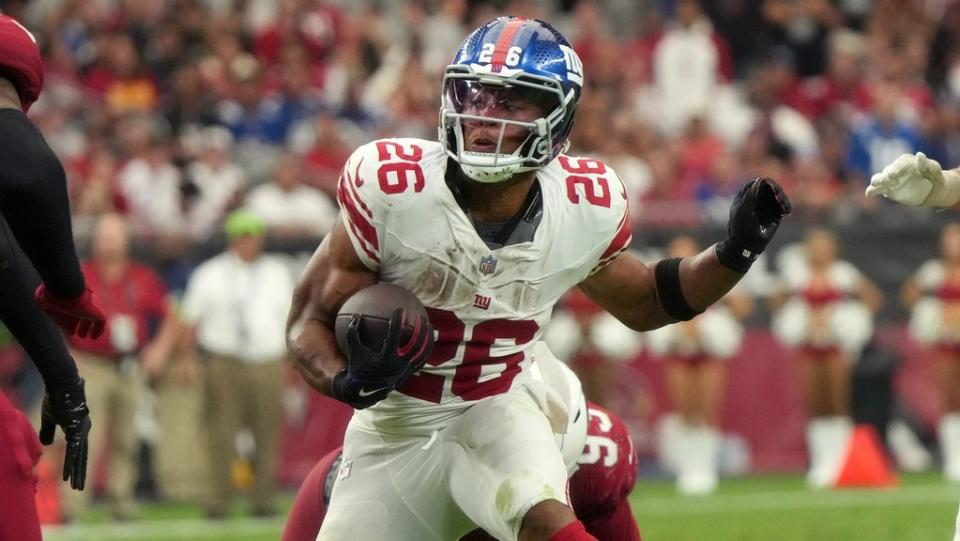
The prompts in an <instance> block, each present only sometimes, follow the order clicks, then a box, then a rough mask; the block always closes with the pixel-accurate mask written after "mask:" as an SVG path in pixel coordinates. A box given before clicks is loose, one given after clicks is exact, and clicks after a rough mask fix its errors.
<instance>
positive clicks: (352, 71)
mask: <svg viewBox="0 0 960 541" xmlns="http://www.w3.org/2000/svg"><path fill="white" fill-rule="evenodd" d="M5 4H6V6H5V9H6V10H7V11H8V12H9V13H10V14H12V15H14V16H17V17H19V18H20V20H22V21H24V22H25V23H26V24H27V26H28V27H29V28H30V29H31V30H33V31H34V34H35V36H36V37H37V40H38V42H39V43H40V45H41V47H42V50H43V52H44V54H45V60H46V68H47V82H46V88H45V92H44V94H43V96H42V97H41V102H40V103H39V104H38V105H37V106H36V108H35V109H34V110H33V111H32V116H33V118H34V120H35V121H36V122H38V123H39V124H40V126H41V127H42V129H43V131H44V133H45V134H46V135H47V136H48V137H49V138H50V140H51V142H52V144H53V146H54V148H55V149H56V151H57V152H58V154H59V155H60V157H61V158H62V159H63V161H64V163H65V165H66V167H67V170H68V174H69V178H70V185H71V193H72V197H73V204H74V205H73V208H74V210H75V213H76V219H77V223H78V231H79V234H81V235H84V234H86V233H88V232H89V227H90V224H91V220H90V218H92V217H95V216H97V215H99V214H102V213H104V212H107V211H119V212H121V213H125V214H128V215H129V216H130V217H131V220H132V223H133V226H134V231H135V234H136V235H137V236H138V237H140V238H143V239H147V240H150V241H156V242H158V243H159V244H160V246H161V248H162V249H161V252H162V253H168V252H169V253H172V255H176V254H177V249H178V248H182V247H183V246H184V245H189V244H190V243H196V242H202V241H203V240H205V239H206V238H207V237H209V236H210V235H211V233H212V232H214V231H216V226H217V225H218V223H219V222H220V221H221V220H222V218H223V216H224V215H225V212H226V211H227V210H229V209H230V208H233V207H236V206H238V205H242V204H244V203H246V204H247V205H249V206H251V207H253V208H254V209H255V210H257V211H258V212H260V213H262V214H263V215H264V217H265V218H266V219H267V220H268V223H269V225H270V228H271V233H273V234H276V235H288V236H289V235H304V234H309V235H315V236H320V235H322V234H323V233H325V232H326V230H327V229H328V228H329V227H330V224H331V223H332V220H333V215H334V213H335V212H336V206H335V203H333V202H332V201H333V195H334V186H335V184H336V179H337V178H338V174H339V169H340V166H341V165H342V163H343V162H344V160H345V159H346V157H347V156H348V155H349V153H350V152H351V151H352V149H353V148H355V147H356V146H358V145H359V144H361V143H364V142H366V141H369V140H371V139H374V138H378V137H384V136H415V137H423V138H428V139H433V138H435V136H436V131H435V130H436V123H437V111H438V107H439V91H440V81H441V77H442V72H443V68H444V66H445V65H446V64H447V63H448V62H449V61H450V59H451V58H452V55H453V52H454V51H455V50H456V48H457V46H458V45H459V43H460V41H461V40H462V39H463V37H464V36H465V35H466V34H467V32H469V30H470V29H472V28H474V27H476V26H477V25H478V24H480V23H481V22H483V21H485V20H487V19H490V18H492V17H494V16H496V15H499V14H503V13H511V14H515V15H521V16H528V17H540V18H544V19H546V20H550V21H551V22H553V23H554V24H555V25H557V26H558V27H559V28H561V30H562V31H564V32H565V33H566V35H567V36H568V37H570V38H571V40H572V41H573V43H574V45H575V48H576V50H577V51H578V52H579V54H580V56H581V57H582V59H583V62H584V66H585V69H586V74H587V76H586V89H585V91H584V98H583V102H582V105H581V111H580V112H579V114H578V117H577V125H576V127H575V130H574V135H573V138H572V140H573V149H572V150H571V152H573V153H583V154H587V155H593V156H598V157H601V158H603V159H605V160H607V161H608V162H609V163H610V164H611V165H613V166H614V167H615V168H616V169H617V170H618V171H619V173H620V175H621V176H622V177H623V178H624V180H625V181H626V182H627V183H628V185H629V187H630V188H631V193H632V196H633V197H634V199H635V212H634V216H635V218H636V219H637V220H638V221H639V222H641V223H643V224H645V225H656V224H665V225H668V226H669V225H674V224H676V223H678V222H679V223H684V224H697V223H700V222H703V221H704V220H707V221H710V220H713V221H717V220H720V219H721V218H722V216H721V214H722V210H724V209H725V208H726V201H727V199H728V198H729V197H730V196H731V194H732V193H733V192H735V190H736V188H737V187H738V186H739V185H740V183H741V182H742V181H743V180H744V179H748V178H751V177H753V176H758V175H765V176H770V177H774V178H776V179H778V180H779V181H780V182H782V183H783V184H784V185H785V186H786V187H787V190H788V192H789V193H790V194H791V196H792V198H793V200H794V201H795V203H796V205H795V206H796V208H797V210H798V212H799V213H801V214H803V213H812V214H814V215H815V216H816V217H818V218H821V217H828V218H833V219H837V220H852V219H855V218H856V217H857V216H858V215H860V214H861V213H862V212H864V211H869V210H870V207H875V206H877V205H878V204H879V203H877V202H871V201H867V200H866V199H865V198H863V197H862V196H861V192H862V189H863V187H864V185H865V183H866V182H867V181H868V180H869V177H870V175H871V174H872V172H874V171H877V170H878V169H879V168H880V167H881V166H882V165H883V164H885V163H887V162H889V161H890V160H891V159H893V158H894V157H896V156H897V155H899V154H901V153H904V152H915V151H920V150H922V151H924V152H926V153H927V155H928V156H930V157H932V158H935V159H938V160H940V161H941V162H943V164H944V165H945V166H949V165H951V164H957V163H960V3H958V2H957V1H955V0H935V1H928V0H873V1H869V0H864V1H856V2H855V1H846V2H836V1H833V2H832V1H829V0H765V1H763V2H756V1H747V0H725V1H720V2H702V1H696V0H647V1H636V2H631V1H625V0H602V1H601V0H407V1H402V2H401V1H397V2H387V1H382V0H360V1H353V2H346V1H344V0H279V1H273V0H247V1H242V0H158V1H156V2H138V1H136V0H89V1H79V0H35V1H32V2H16V1H8V2H5ZM171 251H172V252H171Z"/></svg>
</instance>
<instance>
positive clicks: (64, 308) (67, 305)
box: [34, 284, 106, 340]
mask: <svg viewBox="0 0 960 541" xmlns="http://www.w3.org/2000/svg"><path fill="white" fill-rule="evenodd" d="M34 299H35V300H36V301H37V305H38V306H40V309H41V310H43V311H44V312H46V313H47V315H48V316H50V319H52V320H53V322H54V323H56V324H57V325H58V326H59V327H60V328H61V329H63V332H65V333H67V334H70V335H73V334H75V335H77V336H79V337H80V338H86V337H87V336H89V337H90V338H92V339H94V340H96V339H97V338H99V337H100V335H101V334H103V329H104V326H105V321H106V317H105V316H104V315H103V310H101V309H100V306H98V305H97V301H96V299H95V298H94V297H93V292H92V291H90V288H87V289H85V290H84V291H83V293H82V294H81V295H80V296H79V297H77V298H75V299H61V298H59V297H55V296H53V295H51V294H50V292H49V291H47V288H46V286H45V285H44V284H40V286H39V287H37V291H36V292H35V293H34Z"/></svg>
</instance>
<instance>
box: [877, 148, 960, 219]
mask: <svg viewBox="0 0 960 541" xmlns="http://www.w3.org/2000/svg"><path fill="white" fill-rule="evenodd" d="M867 195H868V196H881V195H882V196H883V197H886V198H887V199H890V200H892V201H896V202H897V203H901V204H904V205H909V206H911V207H955V206H956V205H957V203H958V202H960V169H951V170H947V171H944V170H943V168H942V167H941V166H940V164H939V163H937V161H936V160H931V159H930V158H928V157H926V155H924V153H923V152H917V153H916V154H903V155H902V156H900V157H899V158H897V159H896V160H893V162H891V163H890V164H889V165H887V166H886V167H884V168H883V170H882V171H880V172H879V173H877V174H875V175H873V177H872V178H871V179H870V185H869V186H867Z"/></svg>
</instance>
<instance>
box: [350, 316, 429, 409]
mask: <svg viewBox="0 0 960 541" xmlns="http://www.w3.org/2000/svg"><path fill="white" fill-rule="evenodd" d="M360 320H361V316H360V315H359V314H355V315H354V316H353V319H352V320H351V321H350V327H349V328H348V329H347V351H345V352H344V353H345V354H346V357H347V366H346V368H344V369H342V370H340V372H338V373H337V375H336V376H334V377H333V382H332V391H333V397H334V398H336V399H337V400H340V401H341V402H346V403H347V404H350V405H351V406H353V407H354V408H356V409H364V408H368V407H370V406H372V405H374V404H376V403H377V402H379V401H381V400H383V399H384V398H386V397H387V395H388V394H390V391H392V390H394V389H396V388H397V387H398V386H400V385H402V384H403V383H404V382H406V381H407V380H408V379H410V376H412V375H413V374H415V373H416V372H417V371H419V370H420V369H421V368H423V365H424V364H426V362H427V359H429V358H430V353H431V352H432V351H433V326H432V325H430V322H429V321H428V320H427V319H426V318H423V317H418V318H417V320H416V322H415V323H414V329H413V333H412V335H411V337H410V340H409V341H407V343H406V344H401V343H400V339H401V338H400V332H401V331H402V330H403V310H400V309H397V310H395V311H394V312H393V315H392V316H391V318H390V323H389V326H388V327H387V333H386V338H385V339H384V341H383V344H382V346H381V347H379V348H376V349H374V348H370V347H368V346H367V345H365V344H364V343H363V342H362V341H361V340H360Z"/></svg>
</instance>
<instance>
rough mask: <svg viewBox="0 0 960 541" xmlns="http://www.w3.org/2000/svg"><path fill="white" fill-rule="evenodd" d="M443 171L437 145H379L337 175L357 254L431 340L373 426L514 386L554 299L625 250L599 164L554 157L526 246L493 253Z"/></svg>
mask: <svg viewBox="0 0 960 541" xmlns="http://www.w3.org/2000/svg"><path fill="white" fill-rule="evenodd" d="M447 163H448V161H447V156H446V154H445V152H444V149H443V148H442V146H441V145H440V143H438V142H434V141H426V140H421V139H384V140H379V141H374V142H372V143H369V144H366V145H364V146H362V147H360V148H359V149H357V150H356V151H355V152H354V153H353V155H352V156H351V157H350V158H349V160H348V161H347V163H346V165H345V166H344V169H343V172H342V174H341V176H340V181H339V184H338V191H337V199H338V200H339V203H340V206H341V217H342V219H343V220H344V224H345V226H346V229H347V232H348V234H349V237H350V240H351V242H352V244H353V247H354V250H355V251H356V253H357V256H358V257H359V258H360V260H361V261H362V262H363V263H364V265H366V266H367V267H368V268H369V269H370V270H372V271H374V272H377V273H378V274H379V278H380V281H382V282H387V283H393V284H396V285H399V286H401V287H403V288H405V289H408V290H410V291H412V292H413V293H414V294H415V295H416V296H417V298H419V299H420V302H422V303H423V305H424V306H425V307H426V308H427V311H428V313H429V315H430V321H431V323H432V324H433V327H434V329H435V332H436V342H435V345H434V348H433V354H432V356H431V358H430V360H429V361H428V363H427V365H426V366H425V367H424V368H423V369H422V370H421V371H420V372H419V373H418V374H416V375H415V376H413V377H412V378H411V379H410V380H409V381H408V382H407V383H405V384H404V385H402V386H401V387H400V388H399V389H398V390H397V391H395V392H393V393H390V395H389V396H388V397H387V398H386V399H385V400H383V401H382V402H380V403H378V404H377V405H376V406H374V407H372V408H369V409H368V410H365V411H369V412H370V413H371V414H372V415H375V416H377V417H378V419H380V420H381V421H382V420H385V419H393V420H395V421H396V422H398V423H402V424H406V423H405V422H404V420H407V422H409V421H412V419H410V418H411V417H413V418H420V421H421V422H428V418H429V417H436V416H440V417H442V416H443V415H444V414H445V413H447V414H452V413H454V412H456V411H458V410H460V409H462V408H463V407H464V406H466V405H468V404H469V402H471V401H475V400H479V399H482V398H485V397H488V396H493V395H495V394H499V393H503V392H506V391H508V390H509V389H511V388H512V387H515V386H517V385H520V384H522V383H523V382H524V381H526V378H527V377H528V373H529V371H528V370H527V368H528V367H529V365H530V362H531V361H532V349H533V345H534V344H535V343H536V342H537V341H538V340H539V339H540V335H541V333H542V329H543V328H544V326H545V325H546V324H547V322H548V321H549V319H550V314H551V311H552V309H553V306H554V304H555V303H556V302H557V300H558V299H559V298H560V296H561V295H562V294H563V293H564V292H566V291H567V290H568V289H570V288H571V287H573V286H575V285H577V284H578V283H579V282H581V281H582V280H583V279H585V278H586V277H587V276H589V275H590V274H591V273H592V272H595V271H596V270H598V269H599V268H601V267H602V266H603V265H605V264H607V263H608V262H610V261H611V260H613V259H614V258H615V257H617V255H619V254H620V253H621V252H622V251H623V250H625V249H626V248H627V246H628V245H629V244H630V240H631V228H630V217H629V215H628V212H627V194H626V191H625V189H624V187H623V184H622V183H621V181H620V179H619V178H618V177H617V175H616V173H614V171H613V170H612V169H610V168H609V167H607V166H606V165H604V164H603V163H602V162H600V161H597V160H592V159H587V158H576V157H569V156H565V155H561V156H559V157H558V158H557V159H555V160H553V161H552V162H551V163H549V164H548V165H546V166H545V167H543V168H542V169H540V170H539V171H538V172H537V181H538V182H539V184H540V190H541V194H542V201H543V214H542V218H541V221H540V224H539V226H538V227H537V229H536V231H535V233H534V235H533V239H532V240H530V241H526V242H521V243H517V244H510V245H507V246H503V247H501V248H497V249H490V248H489V247H488V246H487V244H486V243H485V242H484V241H483V240H482V239H481V238H480V236H479V235H478V233H477V232H476V230H475V229H474V226H473V223H472V222H471V220H470V218H469V217H468V216H467V214H466V213H465V212H464V210H463V209H462V208H461V207H460V206H459V205H458V203H457V201H456V199H455V197H454V194H453V193H452V192H451V190H450V188H449V186H448V185H447V183H446V180H445V171H446V167H447ZM451 163H453V162H451Z"/></svg>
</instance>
